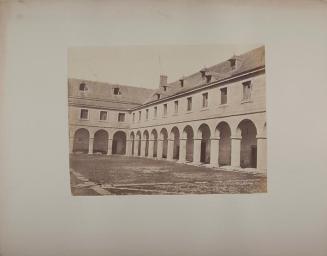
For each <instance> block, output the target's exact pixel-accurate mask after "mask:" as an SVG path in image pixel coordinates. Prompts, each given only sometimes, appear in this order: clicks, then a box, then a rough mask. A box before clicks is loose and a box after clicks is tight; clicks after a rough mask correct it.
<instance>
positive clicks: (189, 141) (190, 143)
mask: <svg viewBox="0 0 327 256" xmlns="http://www.w3.org/2000/svg"><path fill="white" fill-rule="evenodd" d="M182 139H184V140H186V161H189V162H193V149H194V131H193V128H192V126H190V125H187V126H185V128H184V130H183V136H182Z"/></svg>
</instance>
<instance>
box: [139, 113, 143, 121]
mask: <svg viewBox="0 0 327 256" xmlns="http://www.w3.org/2000/svg"><path fill="white" fill-rule="evenodd" d="M141 115H142V113H141V111H139V121H141Z"/></svg>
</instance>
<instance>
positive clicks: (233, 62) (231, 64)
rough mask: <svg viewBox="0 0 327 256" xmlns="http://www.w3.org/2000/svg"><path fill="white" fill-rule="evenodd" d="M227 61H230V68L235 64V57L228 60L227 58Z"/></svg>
mask: <svg viewBox="0 0 327 256" xmlns="http://www.w3.org/2000/svg"><path fill="white" fill-rule="evenodd" d="M229 63H230V67H231V68H232V69H234V68H235V66H236V59H235V58H233V59H230V60H229Z"/></svg>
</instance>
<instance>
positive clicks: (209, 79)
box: [206, 75, 211, 83]
mask: <svg viewBox="0 0 327 256" xmlns="http://www.w3.org/2000/svg"><path fill="white" fill-rule="evenodd" d="M206 79H207V83H210V82H211V76H210V75H208V76H206Z"/></svg>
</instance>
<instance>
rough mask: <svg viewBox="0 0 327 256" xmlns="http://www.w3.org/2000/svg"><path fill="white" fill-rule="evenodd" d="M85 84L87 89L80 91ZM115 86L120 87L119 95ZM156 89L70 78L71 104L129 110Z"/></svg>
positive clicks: (69, 93)
mask: <svg viewBox="0 0 327 256" xmlns="http://www.w3.org/2000/svg"><path fill="white" fill-rule="evenodd" d="M83 83H84V84H85V85H86V87H87V90H85V91H80V85H81V84H83ZM114 88H119V92H120V93H119V95H115V94H114ZM153 92H154V90H152V89H147V88H141V87H134V86H127V85H120V84H110V83H104V82H96V81H90V80H82V79H76V78H69V79H68V97H69V103H70V104H76V105H85V106H89V107H91V106H93V107H99V108H113V109H121V110H128V109H130V108H133V107H137V106H139V105H141V104H142V103H143V102H144V101H145V100H146V99H147V98H149V97H150V96H151V95H152V93H153Z"/></svg>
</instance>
